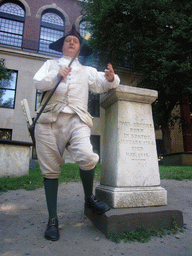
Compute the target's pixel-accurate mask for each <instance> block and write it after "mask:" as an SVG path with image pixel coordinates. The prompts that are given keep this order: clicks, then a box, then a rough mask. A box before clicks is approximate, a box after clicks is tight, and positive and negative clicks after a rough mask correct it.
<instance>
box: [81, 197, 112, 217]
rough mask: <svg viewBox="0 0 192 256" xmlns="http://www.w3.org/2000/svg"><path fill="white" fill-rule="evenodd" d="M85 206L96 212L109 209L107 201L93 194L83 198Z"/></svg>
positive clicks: (99, 212)
mask: <svg viewBox="0 0 192 256" xmlns="http://www.w3.org/2000/svg"><path fill="white" fill-rule="evenodd" d="M85 206H87V207H88V208H90V209H92V211H93V212H95V213H97V214H103V213H105V212H107V211H109V210H110V206H109V205H108V204H107V203H105V202H103V201H101V200H99V199H96V197H95V196H93V195H92V196H90V197H89V198H86V199H85Z"/></svg>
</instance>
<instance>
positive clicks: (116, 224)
mask: <svg viewBox="0 0 192 256" xmlns="http://www.w3.org/2000/svg"><path fill="white" fill-rule="evenodd" d="M84 213H85V215H86V216H87V217H88V218H89V220H90V221H91V222H92V223H93V224H94V225H95V226H96V227H97V228H98V229H99V230H100V231H101V232H102V233H104V234H105V236H106V237H109V235H110V234H114V233H116V234H119V233H122V232H126V231H133V230H136V229H137V228H156V229H161V228H171V227H172V226H173V221H174V223H175V224H176V225H177V227H180V228H181V227H183V214H182V212H181V211H178V210H175V209H173V208H170V207H168V206H161V207H145V208H126V209H111V210H109V211H108V212H106V213H105V214H102V215H98V214H96V213H93V212H92V210H91V209H89V208H87V207H85V209H84Z"/></svg>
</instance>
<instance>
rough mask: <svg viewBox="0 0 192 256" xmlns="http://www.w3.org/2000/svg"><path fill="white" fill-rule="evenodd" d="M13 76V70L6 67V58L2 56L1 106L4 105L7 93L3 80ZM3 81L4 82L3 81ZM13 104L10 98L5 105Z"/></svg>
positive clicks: (0, 62) (0, 69)
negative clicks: (4, 97)
mask: <svg viewBox="0 0 192 256" xmlns="http://www.w3.org/2000/svg"><path fill="white" fill-rule="evenodd" d="M10 77H11V71H10V70H9V69H7V68H6V67H5V60H4V59H2V58H0V87H1V89H0V106H2V101H3V95H4V94H5V91H4V90H3V89H2V88H3V82H4V81H3V80H8V79H9V78H10ZM1 81H2V82H1ZM11 105H12V99H9V100H8V101H7V102H6V104H4V107H9V106H11Z"/></svg>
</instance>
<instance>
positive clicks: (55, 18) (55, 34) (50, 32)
mask: <svg viewBox="0 0 192 256" xmlns="http://www.w3.org/2000/svg"><path fill="white" fill-rule="evenodd" d="M64 25H65V24H64V17H63V16H62V14H60V13H59V12H57V11H55V10H46V12H44V13H43V14H42V16H41V32H40V40H39V51H40V52H50V53H57V54H58V52H56V51H54V50H50V49H49V44H50V43H52V42H54V41H56V40H57V39H59V38H60V37H62V36H63V35H64V28H65V26H64Z"/></svg>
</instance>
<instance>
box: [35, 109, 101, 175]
mask: <svg viewBox="0 0 192 256" xmlns="http://www.w3.org/2000/svg"><path fill="white" fill-rule="evenodd" d="M35 126H36V127H35V140H36V151H37V156H38V161H39V165H40V168H41V171H42V173H43V176H44V177H46V178H49V179H56V178H58V177H59V174H60V172H61V170H60V167H61V165H63V163H64V160H63V153H64V150H65V148H66V149H67V150H68V152H69V153H70V155H71V157H72V158H73V160H74V161H75V162H76V163H77V164H78V165H79V167H80V168H81V169H82V170H91V169H93V168H94V167H95V165H96V164H97V162H98V160H99V156H98V155H97V154H96V153H94V152H93V147H92V145H91V142H90V135H91V129H90V128H89V127H88V126H87V125H86V124H85V123H84V122H82V121H81V120H80V118H79V117H78V115H76V114H66V113H60V114H59V116H58V119H57V121H56V122H53V123H46V124H42V123H37V124H36V125H35Z"/></svg>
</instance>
